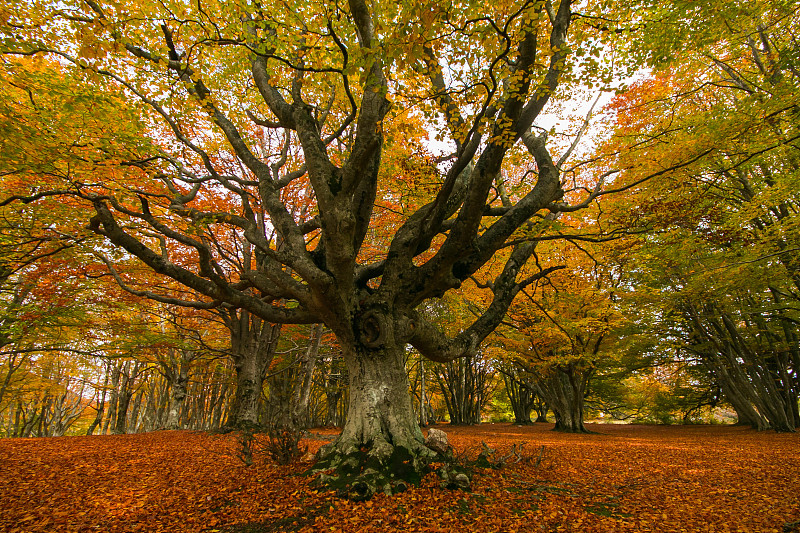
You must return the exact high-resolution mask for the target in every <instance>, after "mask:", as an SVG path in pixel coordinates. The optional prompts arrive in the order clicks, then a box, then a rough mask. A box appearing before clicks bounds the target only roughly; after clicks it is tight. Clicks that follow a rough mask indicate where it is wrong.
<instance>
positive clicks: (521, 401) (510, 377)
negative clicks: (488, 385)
mask: <svg viewBox="0 0 800 533" xmlns="http://www.w3.org/2000/svg"><path fill="white" fill-rule="evenodd" d="M500 372H501V374H502V376H503V383H504V384H505V386H506V392H507V393H508V400H509V402H510V403H511V409H512V410H513V411H514V423H515V424H523V425H528V424H533V422H532V421H531V411H532V410H533V406H534V402H535V401H536V389H535V388H534V387H533V386H532V385H531V384H529V383H527V382H526V381H523V380H522V379H520V376H518V375H515V374H518V373H519V372H515V369H506V370H501V371H500Z"/></svg>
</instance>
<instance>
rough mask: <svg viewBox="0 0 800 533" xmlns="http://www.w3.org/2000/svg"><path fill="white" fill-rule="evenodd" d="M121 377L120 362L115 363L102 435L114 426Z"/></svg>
mask: <svg viewBox="0 0 800 533" xmlns="http://www.w3.org/2000/svg"><path fill="white" fill-rule="evenodd" d="M121 375H122V362H121V361H117V362H116V363H114V365H113V371H112V372H111V397H110V398H109V401H108V413H107V414H106V421H105V422H104V423H103V431H102V432H101V433H102V434H103V435H107V434H108V431H109V428H113V427H114V426H115V425H116V416H117V402H118V399H119V379H120V376H121Z"/></svg>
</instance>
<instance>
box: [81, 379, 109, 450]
mask: <svg viewBox="0 0 800 533" xmlns="http://www.w3.org/2000/svg"><path fill="white" fill-rule="evenodd" d="M110 366H111V365H110V364H109V363H107V364H106V369H105V378H104V379H103V389H102V392H103V395H102V396H100V397H99V399H98V401H97V404H98V405H97V413H96V414H95V417H94V421H92V423H91V425H90V426H89V428H88V429H87V430H86V434H87V435H92V434H94V431H95V430H96V429H97V427H98V426H99V425H100V424H101V423H102V422H103V413H104V412H105V407H106V394H108V379H109V370H110ZM99 394H100V393H99V392H98V396H99Z"/></svg>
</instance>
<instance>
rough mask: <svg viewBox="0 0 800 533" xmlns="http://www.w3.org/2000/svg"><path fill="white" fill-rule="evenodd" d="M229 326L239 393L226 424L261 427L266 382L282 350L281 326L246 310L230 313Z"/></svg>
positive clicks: (237, 426)
mask: <svg viewBox="0 0 800 533" xmlns="http://www.w3.org/2000/svg"><path fill="white" fill-rule="evenodd" d="M226 325H227V326H228V329H229V330H230V332H231V349H232V352H233V362H234V367H235V369H236V394H235V396H234V399H233V404H232V406H231V410H230V412H229V413H228V420H227V422H226V423H225V425H226V426H230V427H236V428H247V427H250V428H252V427H256V426H258V425H259V417H258V415H259V411H260V409H259V405H260V401H261V394H262V391H263V389H264V379H265V377H266V372H267V369H268V368H269V366H270V364H271V363H272V359H273V358H274V357H275V351H276V350H277V348H278V339H279V338H280V331H281V326H280V324H270V323H268V322H266V321H264V320H261V319H259V318H257V317H254V316H251V315H250V313H248V312H247V311H244V310H239V311H237V310H232V311H228V315H227V319H226Z"/></svg>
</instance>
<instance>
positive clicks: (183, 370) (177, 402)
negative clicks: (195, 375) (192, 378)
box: [164, 351, 193, 429]
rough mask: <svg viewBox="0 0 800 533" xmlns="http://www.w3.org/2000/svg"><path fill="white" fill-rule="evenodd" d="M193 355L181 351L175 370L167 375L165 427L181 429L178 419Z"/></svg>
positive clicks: (182, 405)
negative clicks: (168, 385)
mask: <svg viewBox="0 0 800 533" xmlns="http://www.w3.org/2000/svg"><path fill="white" fill-rule="evenodd" d="M192 358H193V357H191V356H190V355H188V354H186V353H184V352H183V351H181V358H180V362H179V366H178V368H177V370H178V371H177V372H175V373H174V374H172V375H170V376H168V379H170V381H171V383H170V393H169V409H168V411H167V421H166V423H165V424H164V428H165V429H181V425H180V420H181V413H182V412H183V407H184V402H185V400H186V391H187V386H188V384H189V367H190V364H191V360H192Z"/></svg>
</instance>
